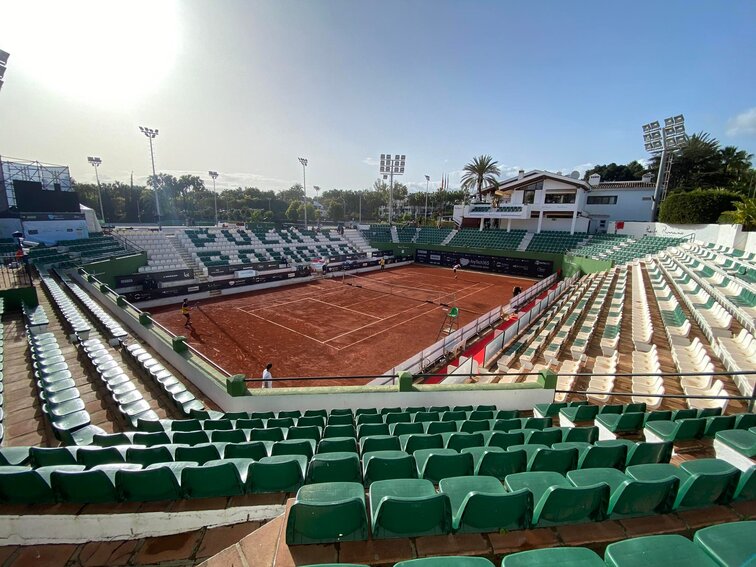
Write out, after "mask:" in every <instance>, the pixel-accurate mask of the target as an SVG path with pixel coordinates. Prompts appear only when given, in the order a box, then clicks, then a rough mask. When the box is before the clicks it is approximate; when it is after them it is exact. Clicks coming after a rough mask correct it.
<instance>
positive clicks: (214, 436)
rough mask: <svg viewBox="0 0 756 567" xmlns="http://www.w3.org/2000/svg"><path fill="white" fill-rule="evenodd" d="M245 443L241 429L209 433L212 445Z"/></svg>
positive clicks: (245, 437)
mask: <svg viewBox="0 0 756 567" xmlns="http://www.w3.org/2000/svg"><path fill="white" fill-rule="evenodd" d="M246 441H247V435H246V434H245V433H244V430H243V429H232V430H230V431H211V432H210V442H212V443H246Z"/></svg>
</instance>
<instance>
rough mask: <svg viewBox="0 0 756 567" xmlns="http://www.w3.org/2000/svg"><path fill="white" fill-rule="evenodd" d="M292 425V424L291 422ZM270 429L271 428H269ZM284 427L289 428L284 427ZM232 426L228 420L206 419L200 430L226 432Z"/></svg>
mask: <svg viewBox="0 0 756 567" xmlns="http://www.w3.org/2000/svg"><path fill="white" fill-rule="evenodd" d="M292 425H293V422H292ZM271 427H272V426H271ZM279 427H283V426H279ZM285 427H289V426H288V425H286V426H285ZM233 428H234V424H233V422H232V421H231V420H230V419H206V420H205V421H203V422H202V429H204V430H205V431H227V430H229V429H233Z"/></svg>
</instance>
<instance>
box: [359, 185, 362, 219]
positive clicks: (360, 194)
mask: <svg viewBox="0 0 756 567" xmlns="http://www.w3.org/2000/svg"><path fill="white" fill-rule="evenodd" d="M358 195H359V196H360V224H362V191H360V192H359V193H358Z"/></svg>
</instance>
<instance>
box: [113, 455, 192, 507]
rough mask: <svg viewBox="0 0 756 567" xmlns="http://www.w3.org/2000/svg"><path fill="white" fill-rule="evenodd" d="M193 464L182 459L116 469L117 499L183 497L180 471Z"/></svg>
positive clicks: (136, 500) (134, 500)
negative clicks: (144, 466) (133, 467)
mask: <svg viewBox="0 0 756 567" xmlns="http://www.w3.org/2000/svg"><path fill="white" fill-rule="evenodd" d="M195 464H196V463H192V462H186V461H183V462H172V463H159V464H154V465H150V466H148V467H147V468H145V469H141V470H130V469H122V470H118V471H117V472H116V473H115V486H116V491H117V492H118V496H119V499H120V500H125V501H127V502H149V501H155V500H178V499H180V498H182V497H183V491H182V490H181V484H180V479H181V471H182V470H183V469H184V467H188V466H194V465H195Z"/></svg>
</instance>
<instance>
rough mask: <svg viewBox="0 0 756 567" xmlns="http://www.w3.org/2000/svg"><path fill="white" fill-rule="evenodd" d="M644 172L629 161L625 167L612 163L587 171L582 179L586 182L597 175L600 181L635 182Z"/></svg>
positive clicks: (636, 162) (638, 164)
mask: <svg viewBox="0 0 756 567" xmlns="http://www.w3.org/2000/svg"><path fill="white" fill-rule="evenodd" d="M645 172H646V168H645V167H643V165H641V164H640V163H639V162H638V161H631V162H630V163H628V164H626V165H618V164H616V163H614V162H612V163H609V164H606V165H597V166H595V167H594V168H592V169H589V170H588V171H586V172H585V175H584V176H583V179H584V180H586V181H587V180H588V178H589V177H590V176H591V175H593V174H594V173H598V174H599V175H600V176H601V181H637V180H640V178H641V177H643V174H644V173H645Z"/></svg>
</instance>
